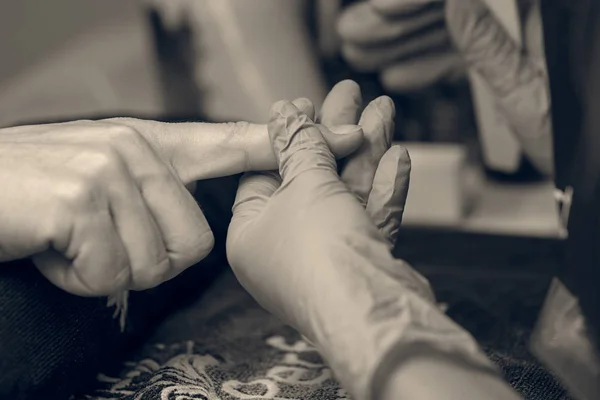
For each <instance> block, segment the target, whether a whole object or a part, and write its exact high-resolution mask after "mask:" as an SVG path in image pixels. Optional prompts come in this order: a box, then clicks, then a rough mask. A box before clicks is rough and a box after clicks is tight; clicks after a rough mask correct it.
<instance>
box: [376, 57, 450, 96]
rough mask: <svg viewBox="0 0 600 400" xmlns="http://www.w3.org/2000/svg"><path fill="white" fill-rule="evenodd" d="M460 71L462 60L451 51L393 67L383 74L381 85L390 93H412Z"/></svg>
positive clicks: (407, 61)
mask: <svg viewBox="0 0 600 400" xmlns="http://www.w3.org/2000/svg"><path fill="white" fill-rule="evenodd" d="M459 69H462V62H461V59H460V57H459V56H458V54H457V53H456V52H455V51H454V50H451V49H449V50H448V51H446V52H440V53H437V54H432V55H429V56H424V57H422V58H415V59H413V60H406V61H404V62H401V63H398V64H395V65H392V66H390V67H388V68H386V69H385V70H384V71H383V72H382V73H381V83H382V85H383V86H384V87H385V88H386V89H387V90H389V91H390V92H396V93H405V92H411V91H416V90H419V89H423V88H425V87H427V86H430V85H432V84H433V83H436V82H438V81H441V80H443V79H445V78H449V77H452V76H454V75H455V72H456V71H457V70H459Z"/></svg>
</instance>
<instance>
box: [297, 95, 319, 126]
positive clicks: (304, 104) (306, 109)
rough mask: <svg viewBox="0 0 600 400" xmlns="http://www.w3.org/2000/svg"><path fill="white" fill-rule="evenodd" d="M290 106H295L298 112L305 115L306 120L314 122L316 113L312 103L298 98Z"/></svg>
mask: <svg viewBox="0 0 600 400" xmlns="http://www.w3.org/2000/svg"><path fill="white" fill-rule="evenodd" d="M292 104H293V105H295V106H296V107H297V108H298V110H300V111H302V112H303V113H304V114H306V116H307V117H308V118H310V119H311V120H313V121H314V120H315V115H316V111H315V105H314V104H313V102H312V101H310V100H309V99H307V98H306V97H300V98H298V99H296V100H294V101H292Z"/></svg>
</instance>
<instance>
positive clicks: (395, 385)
mask: <svg viewBox="0 0 600 400" xmlns="http://www.w3.org/2000/svg"><path fill="white" fill-rule="evenodd" d="M415 350H416V349H415ZM421 350H424V351H419V350H417V351H413V352H411V353H412V354H411V356H410V357H404V358H403V359H402V362H401V363H400V364H395V366H394V367H393V368H392V369H391V370H388V371H387V374H386V375H385V376H381V378H380V379H381V380H380V382H379V386H378V387H377V388H374V389H375V390H374V395H373V399H374V400H392V399H393V400H404V399H411V400H471V399H472V400H479V399H489V400H518V399H521V397H520V396H519V395H518V394H517V393H516V392H515V391H514V390H513V389H512V388H511V387H510V386H509V385H508V384H507V383H506V382H505V381H504V380H503V379H502V378H501V376H500V375H499V374H498V373H497V372H496V371H495V370H493V369H490V368H485V367H481V366H476V365H473V364H471V363H469V362H467V361H466V360H465V359H462V358H461V357H460V356H455V355H451V354H444V353H438V352H432V351H430V350H431V349H421Z"/></svg>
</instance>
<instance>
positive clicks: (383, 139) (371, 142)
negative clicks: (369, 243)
mask: <svg viewBox="0 0 600 400" xmlns="http://www.w3.org/2000/svg"><path fill="white" fill-rule="evenodd" d="M395 115H396V110H395V107H394V102H393V101H392V99H390V98H389V97H387V96H382V97H378V98H377V99H375V100H373V101H372V102H370V103H369V105H368V106H367V107H366V108H365V111H364V112H363V114H362V116H361V118H360V122H359V125H360V126H361V127H362V129H363V132H364V135H365V140H364V142H363V144H362V146H361V147H360V148H359V149H358V151H357V152H356V153H355V154H354V155H352V156H350V157H349V158H348V160H347V162H346V165H345V167H344V170H343V171H342V175H341V178H342V181H344V183H346V186H348V189H350V191H351V192H352V193H354V195H355V196H356V197H357V198H358V200H359V201H360V202H361V203H362V204H363V205H366V204H367V199H368V197H369V193H370V192H371V187H372V185H373V177H374V176H375V171H376V170H377V165H378V164H379V160H380V159H381V157H382V156H383V155H384V154H385V152H386V151H387V150H388V149H389V148H390V146H391V144H392V139H393V135H394V118H395Z"/></svg>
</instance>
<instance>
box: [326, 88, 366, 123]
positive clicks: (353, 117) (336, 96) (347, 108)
mask: <svg viewBox="0 0 600 400" xmlns="http://www.w3.org/2000/svg"><path fill="white" fill-rule="evenodd" d="M362 102H363V100H362V93H361V91H360V86H358V84H357V83H356V82H354V81H352V80H349V79H347V80H344V81H341V82H339V83H337V84H336V85H335V86H334V87H333V89H331V91H330V92H329V93H328V94H327V97H326V98H325V101H324V102H323V106H322V107H321V112H320V115H319V118H318V122H319V123H320V124H323V125H325V126H327V127H332V126H338V125H348V124H356V123H358V117H359V112H360V110H361V108H362Z"/></svg>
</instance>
